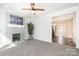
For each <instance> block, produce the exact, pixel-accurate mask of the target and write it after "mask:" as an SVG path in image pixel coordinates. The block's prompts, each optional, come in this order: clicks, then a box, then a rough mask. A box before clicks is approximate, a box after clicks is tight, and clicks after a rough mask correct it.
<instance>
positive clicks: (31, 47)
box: [0, 39, 79, 56]
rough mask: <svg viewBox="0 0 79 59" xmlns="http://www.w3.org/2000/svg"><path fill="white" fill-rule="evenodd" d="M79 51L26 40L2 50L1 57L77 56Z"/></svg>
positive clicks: (53, 44) (64, 46) (54, 44)
mask: <svg viewBox="0 0 79 59" xmlns="http://www.w3.org/2000/svg"><path fill="white" fill-rule="evenodd" d="M77 55H79V50H78V49H76V48H73V47H70V46H66V45H59V44H56V43H48V42H44V41H40V40H35V39H33V40H25V41H22V42H18V43H17V44H16V46H13V47H11V48H3V49H1V50H0V56H77Z"/></svg>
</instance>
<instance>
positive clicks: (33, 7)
mask: <svg viewBox="0 0 79 59" xmlns="http://www.w3.org/2000/svg"><path fill="white" fill-rule="evenodd" d="M30 6H31V8H23V9H22V10H31V11H32V13H33V14H34V15H35V11H44V10H45V9H41V8H35V3H31V4H30Z"/></svg>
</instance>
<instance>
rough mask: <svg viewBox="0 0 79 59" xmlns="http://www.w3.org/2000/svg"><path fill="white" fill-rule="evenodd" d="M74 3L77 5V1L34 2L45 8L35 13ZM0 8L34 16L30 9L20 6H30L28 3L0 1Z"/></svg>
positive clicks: (67, 6)
mask: <svg viewBox="0 0 79 59" xmlns="http://www.w3.org/2000/svg"><path fill="white" fill-rule="evenodd" d="M76 5H78V3H36V6H37V7H39V8H44V9H45V11H38V12H36V15H37V16H38V15H41V14H47V13H51V12H55V11H59V10H62V9H65V8H69V7H73V6H76ZM0 8H2V9H5V10H8V11H12V12H17V13H20V14H22V15H25V16H34V15H33V14H32V12H31V11H27V10H22V8H31V7H30V4H29V3H0Z"/></svg>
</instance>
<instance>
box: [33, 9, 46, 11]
mask: <svg viewBox="0 0 79 59" xmlns="http://www.w3.org/2000/svg"><path fill="white" fill-rule="evenodd" d="M34 10H35V11H44V10H45V9H34Z"/></svg>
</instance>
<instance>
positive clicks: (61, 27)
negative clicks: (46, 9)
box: [52, 13, 76, 47]
mask: <svg viewBox="0 0 79 59" xmlns="http://www.w3.org/2000/svg"><path fill="white" fill-rule="evenodd" d="M73 16H74V13H70V14H65V15H60V16H55V17H53V19H52V20H53V21H52V42H55V43H58V44H64V45H69V46H73V47H75V46H76V45H75V42H74V38H73V34H74V33H73V20H74V18H73Z"/></svg>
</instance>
